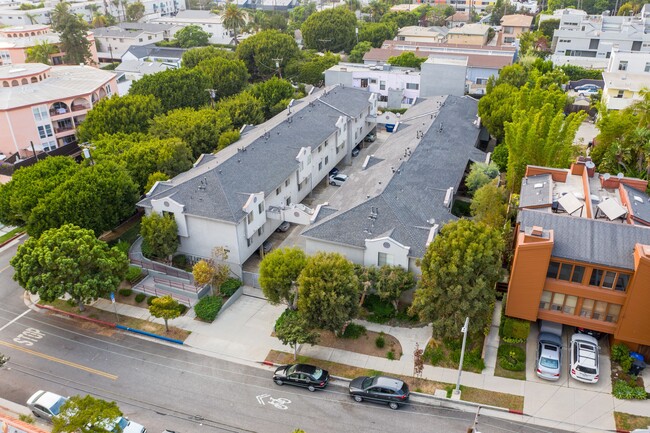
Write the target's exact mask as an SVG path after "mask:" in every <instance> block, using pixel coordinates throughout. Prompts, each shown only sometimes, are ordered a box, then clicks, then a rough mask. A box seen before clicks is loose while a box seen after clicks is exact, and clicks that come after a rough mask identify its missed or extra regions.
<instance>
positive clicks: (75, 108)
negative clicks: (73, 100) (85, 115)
mask: <svg viewBox="0 0 650 433" xmlns="http://www.w3.org/2000/svg"><path fill="white" fill-rule="evenodd" d="M81 110H90V104H72V111H81Z"/></svg>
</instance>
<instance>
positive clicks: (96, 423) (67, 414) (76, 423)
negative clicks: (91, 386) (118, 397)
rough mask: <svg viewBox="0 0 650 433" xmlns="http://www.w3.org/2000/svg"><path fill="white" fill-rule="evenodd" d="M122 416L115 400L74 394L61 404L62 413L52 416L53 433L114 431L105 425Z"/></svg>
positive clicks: (106, 432)
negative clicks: (109, 400)
mask: <svg viewBox="0 0 650 433" xmlns="http://www.w3.org/2000/svg"><path fill="white" fill-rule="evenodd" d="M121 416H122V411H121V410H120V408H119V407H118V406H117V403H115V402H114V401H111V402H108V401H105V400H102V399H99V398H94V397H92V396H90V395H87V396H85V397H82V396H80V395H74V396H72V397H70V398H69V399H68V401H66V402H65V403H64V404H63V406H61V414H60V415H59V416H55V417H54V418H52V424H53V425H54V426H53V428H52V433H79V432H80V433H112V432H110V431H109V430H108V429H107V428H104V426H107V425H108V423H109V422H111V421H113V420H115V419H117V418H119V417H121Z"/></svg>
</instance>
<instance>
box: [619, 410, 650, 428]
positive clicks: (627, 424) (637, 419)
mask: <svg viewBox="0 0 650 433" xmlns="http://www.w3.org/2000/svg"><path fill="white" fill-rule="evenodd" d="M614 420H615V421H616V430H634V429H637V428H648V426H650V417H647V416H637V415H630V414H629V413H623V412H614Z"/></svg>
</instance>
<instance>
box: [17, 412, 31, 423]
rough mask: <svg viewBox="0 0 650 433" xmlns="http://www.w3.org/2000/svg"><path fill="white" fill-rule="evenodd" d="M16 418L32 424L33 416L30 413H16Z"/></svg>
mask: <svg viewBox="0 0 650 433" xmlns="http://www.w3.org/2000/svg"><path fill="white" fill-rule="evenodd" d="M18 419H19V420H21V421H22V422H26V423H27V424H34V417H33V416H31V415H25V414H24V413H21V414H19V415H18Z"/></svg>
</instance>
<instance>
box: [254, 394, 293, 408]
mask: <svg viewBox="0 0 650 433" xmlns="http://www.w3.org/2000/svg"><path fill="white" fill-rule="evenodd" d="M256 398H257V402H258V403H259V404H261V405H262V406H265V405H266V403H265V402H264V399H265V398H267V399H268V400H267V402H268V404H270V405H271V406H273V407H275V408H276V409H282V410H287V409H289V408H288V407H287V404H289V403H291V400H289V399H287V398H282V397H280V398H273V397H271V395H270V394H261V395H258V396H257V397H256Z"/></svg>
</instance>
